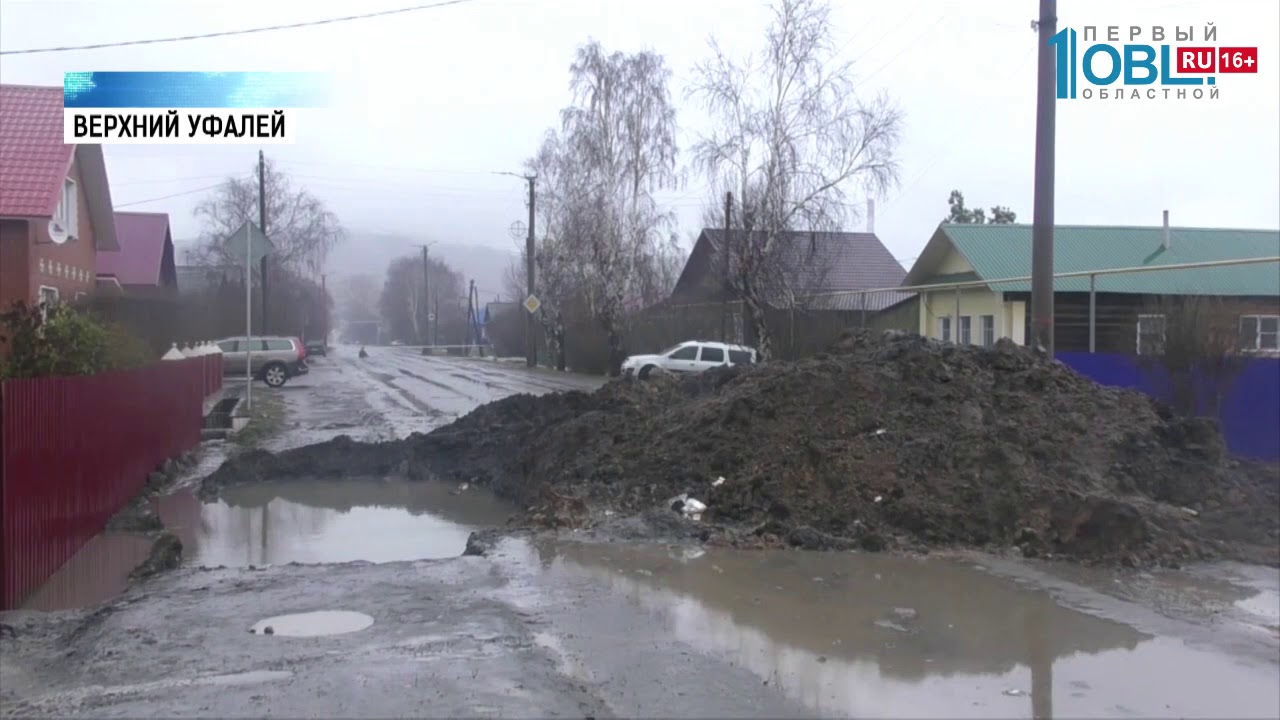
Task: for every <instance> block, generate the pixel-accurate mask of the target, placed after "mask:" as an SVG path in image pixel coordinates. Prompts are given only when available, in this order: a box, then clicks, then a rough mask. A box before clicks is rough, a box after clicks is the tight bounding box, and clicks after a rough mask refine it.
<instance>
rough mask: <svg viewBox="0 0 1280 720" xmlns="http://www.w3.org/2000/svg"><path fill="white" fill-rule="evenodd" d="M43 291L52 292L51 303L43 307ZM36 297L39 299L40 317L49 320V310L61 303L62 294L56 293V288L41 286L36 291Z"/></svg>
mask: <svg viewBox="0 0 1280 720" xmlns="http://www.w3.org/2000/svg"><path fill="white" fill-rule="evenodd" d="M45 290H51V291H53V302H51V303H49V304H48V305H45V299H44V291H45ZM36 297H37V298H39V304H40V305H41V307H40V317H41V318H43V319H46V320H47V319H48V318H49V308H51V307H53V306H54V305H57V304H58V303H60V302H62V293H60V292H58V288H56V287H53V286H52V285H41V286H40V289H39V290H37V291H36Z"/></svg>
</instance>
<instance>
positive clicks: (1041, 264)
mask: <svg viewBox="0 0 1280 720" xmlns="http://www.w3.org/2000/svg"><path fill="white" fill-rule="evenodd" d="M1053 4H1054V3H1053V0H1040V19H1039V21H1037V22H1036V31H1037V33H1038V34H1039V36H1038V38H1037V40H1036V42H1038V43H1040V48H1039V50H1040V53H1039V61H1038V65H1037V68H1036V70H1037V76H1036V168H1035V198H1034V203H1033V204H1034V208H1033V209H1034V212H1035V214H1034V216H1033V218H1032V221H1031V223H1032V224H1031V332H1032V338H1030V339H1029V342H1028V344H1029V345H1031V347H1040V348H1044V350H1045V352H1047V353H1048V354H1049V357H1053V176H1054V167H1053V163H1054V132H1055V128H1054V124H1055V119H1056V117H1055V116H1056V112H1057V105H1056V103H1057V101H1056V99H1055V97H1054V78H1055V63H1054V54H1053V48H1052V47H1050V46H1049V40H1050V39H1052V38H1053V36H1054V35H1055V34H1056V33H1057V32H1058V17H1057V15H1056V14H1055V12H1054V7H1053Z"/></svg>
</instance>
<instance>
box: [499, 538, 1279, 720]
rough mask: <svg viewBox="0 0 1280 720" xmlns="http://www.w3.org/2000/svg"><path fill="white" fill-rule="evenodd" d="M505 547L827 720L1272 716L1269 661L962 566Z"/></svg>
mask: <svg viewBox="0 0 1280 720" xmlns="http://www.w3.org/2000/svg"><path fill="white" fill-rule="evenodd" d="M512 547H513V548H514V549H513V550H512V552H515V553H516V554H523V553H526V552H527V553H528V554H529V556H528V559H527V562H529V563H530V564H531V565H541V577H542V578H543V579H544V580H546V581H549V582H550V583H552V584H572V583H574V582H575V581H576V582H581V581H583V580H586V581H588V582H590V583H591V584H596V583H604V584H606V585H608V586H610V587H611V588H612V589H613V590H614V591H615V592H617V593H620V594H622V595H623V596H624V597H625V599H626V600H627V601H628V602H629V603H630V604H632V605H634V606H636V607H638V608H640V609H642V610H644V611H646V613H647V614H649V615H650V616H651V617H653V618H656V620H657V622H659V623H660V624H661V625H663V626H665V628H666V629H667V631H669V632H671V633H673V634H674V635H675V636H676V637H677V638H678V639H680V640H681V641H683V642H685V643H687V644H689V645H690V646H692V647H693V648H695V649H697V650H699V651H702V652H705V653H713V654H716V655H718V656H722V657H726V658H727V659H729V660H730V661H732V662H734V663H735V664H738V665H741V666H742V667H745V668H747V669H748V670H750V671H751V672H752V673H754V674H755V675H756V676H757V677H759V678H760V679H761V681H762V682H766V683H768V684H770V685H773V686H774V687H778V688H780V689H781V690H782V691H783V692H785V693H786V694H788V695H789V696H792V697H793V698H794V699H797V700H799V701H801V702H803V703H805V704H806V705H808V706H809V707H811V708H812V709H813V710H814V711H815V712H816V713H819V714H822V715H829V716H841V717H850V716H862V717H867V716H870V717H884V716H896V717H923V716H939V717H941V716H946V717H957V716H970V717H992V716H1000V717H1040V718H1048V717H1052V716H1055V715H1057V716H1059V717H1086V716H1094V717H1098V716H1105V717H1114V716H1133V717H1169V716H1180V717H1188V716H1233V717H1246V716H1247V717H1277V716H1278V715H1280V679H1278V678H1280V675H1278V674H1277V671H1280V665H1278V664H1277V663H1278V659H1277V657H1276V655H1275V653H1272V654H1271V656H1270V657H1269V658H1268V657H1267V656H1266V654H1265V653H1263V654H1262V655H1261V656H1260V655H1258V654H1252V655H1246V656H1241V655H1238V654H1234V653H1230V652H1225V651H1223V650H1222V649H1221V648H1217V649H1215V648H1214V647H1209V646H1204V645H1200V646H1194V645H1192V644H1189V643H1187V642H1185V641H1184V640H1182V639H1180V638H1177V637H1172V636H1165V635H1160V634H1148V633H1144V632H1140V631H1138V630H1136V629H1134V627H1132V626H1131V625H1129V624H1126V623H1123V622H1117V621H1113V620H1107V619H1102V618H1100V617H1096V616H1094V615H1091V614H1086V613H1084V612H1080V611H1077V610H1072V609H1068V608H1066V607H1063V606H1061V605H1060V604H1058V603H1057V602H1055V601H1054V599H1053V598H1052V597H1050V595H1049V594H1048V593H1046V592H1044V591H1040V590H1035V589H1031V588H1030V587H1027V586H1025V585H1024V584H1022V583H1016V582H1010V581H1009V580H1008V579H1005V578H1000V577H997V576H995V575H993V574H991V573H989V572H986V571H984V570H982V569H979V568H977V567H975V566H974V564H973V563H972V562H965V561H962V560H959V559H948V558H942V557H934V558H904V557H900V556H892V555H866V554H846V553H840V554H824V553H803V552H743V551H733V550H720V549H714V550H707V551H701V550H690V549H675V548H664V547H661V546H648V547H635V546H623V545H604V546H601V545H586V544H567V545H562V544H557V545H554V546H546V547H536V548H535V547H528V546H526V547H525V548H524V549H521V548H520V547H519V546H512Z"/></svg>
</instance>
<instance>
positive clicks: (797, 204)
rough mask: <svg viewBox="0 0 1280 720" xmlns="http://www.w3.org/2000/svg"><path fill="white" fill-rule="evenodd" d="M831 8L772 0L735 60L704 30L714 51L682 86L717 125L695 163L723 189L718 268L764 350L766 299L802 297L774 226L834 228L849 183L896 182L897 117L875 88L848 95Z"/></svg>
mask: <svg viewBox="0 0 1280 720" xmlns="http://www.w3.org/2000/svg"><path fill="white" fill-rule="evenodd" d="M829 15H830V9H829V7H828V6H827V5H826V4H825V3H823V2H822V1H821V0H778V3H777V5H775V6H774V8H773V20H772V22H771V23H770V26H769V29H768V32H767V34H766V42H765V46H764V48H763V49H762V50H761V51H760V52H759V53H758V54H755V55H751V56H748V57H746V58H744V59H742V60H734V59H732V58H729V57H728V56H726V55H725V53H724V52H723V50H721V48H720V47H719V45H718V44H717V43H716V42H715V40H714V39H712V41H711V50H712V53H713V54H712V57H711V58H710V59H709V60H707V61H706V62H703V63H701V64H699V65H698V66H697V67H696V68H695V80H694V83H693V85H692V87H691V89H690V94H691V95H692V96H693V97H695V98H697V99H698V100H700V101H701V102H702V103H703V104H704V105H705V107H706V109H707V110H708V111H709V112H710V113H711V114H712V116H713V117H714V118H715V120H716V122H717V128H716V130H715V131H714V132H712V133H710V134H709V135H707V136H704V137H702V138H701V139H700V140H699V141H698V142H697V143H696V145H695V147H694V157H695V163H696V166H697V167H698V168H699V169H700V170H701V171H702V172H704V173H705V174H706V176H707V178H708V179H709V181H710V184H711V186H712V187H713V188H714V189H716V190H718V191H719V194H720V196H721V197H723V193H724V192H725V191H731V192H733V193H734V196H735V197H734V213H733V217H732V218H731V223H730V225H731V228H732V229H733V230H734V231H735V232H734V233H733V242H731V243H730V251H729V254H730V263H729V269H728V272H726V273H725V274H726V275H727V276H728V279H729V282H730V284H731V286H732V288H733V289H734V290H735V291H736V293H737V294H738V295H739V296H740V297H741V299H742V301H743V304H744V305H745V306H746V308H747V313H748V314H749V316H750V319H751V322H752V325H753V326H754V328H755V331H756V336H757V343H758V350H759V351H760V353H761V354H762V355H763V356H764V357H766V358H767V357H769V356H770V355H771V354H772V348H771V337H770V332H769V327H768V319H767V316H766V313H765V309H766V307H767V305H768V304H769V303H770V302H771V301H774V302H776V301H777V300H779V299H781V300H783V301H784V302H793V301H794V298H796V297H797V296H798V295H800V293H797V292H796V288H795V287H794V286H793V285H792V284H791V280H789V278H788V272H795V271H794V266H795V262H794V261H795V258H794V257H792V258H790V263H789V262H788V260H789V258H788V257H787V255H788V254H789V253H790V254H792V255H794V253H795V251H794V250H788V249H787V248H785V247H784V244H785V243H783V242H780V240H782V238H783V237H784V234H785V233H786V232H788V231H792V230H809V231H824V230H838V229H839V228H840V227H841V225H842V224H843V223H844V221H845V219H846V218H847V217H848V216H850V215H851V214H852V211H851V209H850V208H851V206H850V205H849V204H848V203H847V202H846V197H847V196H846V192H847V191H848V190H849V189H851V186H855V185H857V186H861V188H862V189H865V190H867V191H869V192H872V193H877V194H882V193H883V192H884V191H885V190H886V189H888V188H889V187H890V186H891V185H892V184H893V183H894V182H896V180H897V163H896V161H895V152H896V149H897V145H898V137H899V133H900V130H901V125H902V115H901V113H900V111H899V110H898V109H897V108H896V107H895V106H894V105H893V104H892V103H891V102H890V101H889V100H888V98H887V97H886V96H884V95H883V94H881V95H879V96H877V97H876V98H875V99H874V100H870V101H862V100H859V99H858V97H857V94H856V92H855V82H854V73H853V66H852V63H850V62H845V61H840V60H839V59H838V58H837V52H836V50H835V49H834V46H833V43H832V31H831V28H830V24H829ZM720 254H721V253H719V252H717V255H718V256H719V255H720ZM788 268H791V269H790V270H789V269H788Z"/></svg>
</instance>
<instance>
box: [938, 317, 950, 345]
mask: <svg viewBox="0 0 1280 720" xmlns="http://www.w3.org/2000/svg"><path fill="white" fill-rule="evenodd" d="M938 339H939V340H941V341H942V342H951V317H950V316H947V317H940V318H938Z"/></svg>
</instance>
